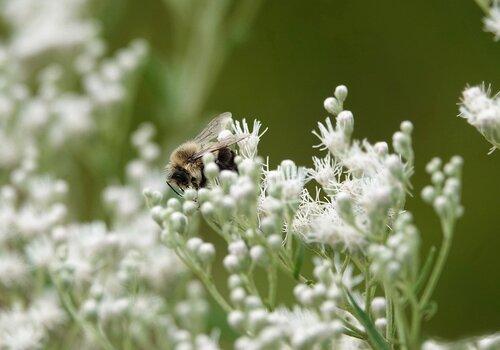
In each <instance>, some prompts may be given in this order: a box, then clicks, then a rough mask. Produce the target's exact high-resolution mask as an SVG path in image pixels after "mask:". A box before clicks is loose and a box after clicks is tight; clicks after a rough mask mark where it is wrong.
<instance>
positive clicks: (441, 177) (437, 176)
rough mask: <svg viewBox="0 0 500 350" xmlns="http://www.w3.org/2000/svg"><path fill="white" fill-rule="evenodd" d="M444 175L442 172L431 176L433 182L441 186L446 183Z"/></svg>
mask: <svg viewBox="0 0 500 350" xmlns="http://www.w3.org/2000/svg"><path fill="white" fill-rule="evenodd" d="M444 179H445V177H444V174H443V173H442V172H440V171H436V172H434V173H433V174H432V176H431V182H432V183H433V184H435V185H440V184H442V183H443V182H444Z"/></svg>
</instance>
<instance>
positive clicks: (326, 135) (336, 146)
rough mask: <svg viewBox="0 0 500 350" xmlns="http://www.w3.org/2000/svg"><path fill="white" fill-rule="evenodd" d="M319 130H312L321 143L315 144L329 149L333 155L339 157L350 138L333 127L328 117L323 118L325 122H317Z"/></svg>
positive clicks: (322, 148) (323, 148) (347, 145)
mask: <svg viewBox="0 0 500 350" xmlns="http://www.w3.org/2000/svg"><path fill="white" fill-rule="evenodd" d="M318 128H319V132H318V131H316V130H314V131H313V134H314V135H315V136H317V137H318V138H319V139H320V141H321V144H319V145H317V146H315V147H318V148H320V149H321V150H329V151H330V152H331V154H333V155H334V156H335V157H340V156H341V155H342V154H343V153H344V152H345V151H346V149H347V148H348V147H349V143H350V139H349V138H348V137H346V135H345V134H344V133H343V132H342V131H340V130H338V129H336V128H334V127H333V124H332V121H331V120H330V117H327V118H326V119H325V124H323V123H320V122H318Z"/></svg>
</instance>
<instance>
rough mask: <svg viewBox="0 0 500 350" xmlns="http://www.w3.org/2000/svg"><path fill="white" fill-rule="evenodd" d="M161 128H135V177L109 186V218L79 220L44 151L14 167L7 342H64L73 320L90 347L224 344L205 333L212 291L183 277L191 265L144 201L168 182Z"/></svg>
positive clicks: (4, 203)
mask: <svg viewBox="0 0 500 350" xmlns="http://www.w3.org/2000/svg"><path fill="white" fill-rule="evenodd" d="M154 133H155V130H154V128H153V127H152V126H151V125H149V124H145V125H143V126H141V127H140V128H139V130H138V131H137V132H135V133H134V134H133V137H132V139H133V144H134V146H135V147H136V149H137V151H138V154H139V158H138V159H135V160H132V161H131V162H130V163H129V164H128V166H127V178H126V183H125V185H121V186H118V185H113V186H110V187H108V188H107V189H106V190H105V191H104V196H103V197H104V201H105V202H106V204H107V206H108V208H109V210H110V214H111V217H110V222H109V224H106V223H105V222H101V221H95V222H91V223H78V222H71V221H69V220H68V219H67V215H66V213H67V207H66V206H65V204H63V203H64V197H65V195H66V194H67V191H68V186H67V185H66V183H65V182H64V181H61V180H53V179H51V178H50V177H47V176H41V175H38V170H37V155H36V153H34V154H32V155H31V157H29V158H25V159H24V160H23V161H22V162H21V165H20V166H19V168H17V169H14V170H13V171H12V172H11V173H10V181H9V183H8V184H6V185H3V186H2V187H1V188H0V193H1V198H2V200H1V201H0V224H1V225H0V226H1V229H0V270H1V271H0V273H1V276H0V295H2V298H4V297H5V298H6V299H2V300H3V303H2V308H1V309H0V347H1V348H8V349H37V348H40V347H42V346H49V345H57V343H58V341H59V340H61V339H63V338H62V336H61V334H62V332H63V331H64V328H67V327H70V326H71V325H73V326H74V327H76V329H77V330H78V329H79V331H80V332H83V337H80V339H79V340H78V341H77V343H75V344H79V346H82V347H96V346H97V347H102V348H106V349H113V348H115V347H116V346H117V344H118V346H119V347H127V346H128V347H131V346H132V347H144V348H152V347H155V346H165V345H166V344H171V345H172V346H175V347H176V348H179V349H190V348H194V349H207V348H211V349H216V348H218V346H217V339H216V337H209V336H206V335H204V334H203V331H204V326H205V324H204V321H203V320H204V319H205V315H206V314H207V312H208V305H207V303H206V301H205V299H204V297H203V290H202V289H200V288H201V287H200V286H199V285H198V284H197V283H191V284H189V285H186V283H185V282H183V281H185V280H186V277H187V275H186V271H185V269H184V268H183V266H182V265H180V262H179V260H178V258H177V257H176V256H175V254H173V252H172V251H171V250H170V249H168V248H167V247H165V246H164V245H161V244H159V240H160V230H159V228H158V226H157V225H156V224H155V223H154V221H153V220H151V219H150V218H149V215H148V213H147V211H145V210H144V206H143V204H142V201H141V197H142V193H141V192H142V187H143V186H146V185H147V186H152V188H155V189H157V190H160V191H161V190H164V188H165V185H164V184H163V183H162V178H163V175H162V174H161V173H160V172H158V171H157V170H155V169H157V166H156V163H155V161H156V160H157V158H158V156H159V151H158V146H157V145H156V144H155V143H154V142H153V141H152V138H153V136H154ZM147 194H148V193H147ZM148 196H149V195H148ZM160 199H161V197H160V198H158V197H154V196H152V200H153V201H157V200H160ZM184 290H185V291H187V296H186V299H185V300H184V301H183V300H182V297H181V299H179V297H178V295H181V296H182V295H184V292H183V291H184ZM77 334H78V333H76V334H72V335H70V336H73V337H74V336H76V335H77ZM152 334H153V336H152ZM71 341H75V339H74V338H71Z"/></svg>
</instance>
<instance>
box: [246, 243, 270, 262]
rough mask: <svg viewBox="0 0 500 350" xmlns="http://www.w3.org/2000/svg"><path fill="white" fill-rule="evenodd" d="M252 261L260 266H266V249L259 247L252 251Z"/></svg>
mask: <svg viewBox="0 0 500 350" xmlns="http://www.w3.org/2000/svg"><path fill="white" fill-rule="evenodd" d="M250 256H251V258H252V261H253V262H255V263H256V264H259V265H265V264H266V263H267V262H268V259H267V254H266V249H265V248H264V247H263V246H260V245H257V246H254V247H252V249H250Z"/></svg>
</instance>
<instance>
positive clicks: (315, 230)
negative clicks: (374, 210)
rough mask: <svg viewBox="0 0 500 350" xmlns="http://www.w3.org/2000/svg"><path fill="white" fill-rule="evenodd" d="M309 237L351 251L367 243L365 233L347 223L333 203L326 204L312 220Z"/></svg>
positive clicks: (314, 240)
mask: <svg viewBox="0 0 500 350" xmlns="http://www.w3.org/2000/svg"><path fill="white" fill-rule="evenodd" d="M307 239H308V240H309V241H311V242H317V243H323V244H326V245H329V246H331V247H340V248H341V249H347V250H349V251H356V250H359V249H360V248H362V247H363V246H364V245H365V244H366V241H365V238H364V237H363V235H362V234H361V233H360V232H359V231H357V230H356V229H355V228H354V227H352V226H351V225H349V224H346V223H345V222H344V221H343V220H342V219H341V218H340V217H339V215H338V213H337V211H336V210H335V208H334V206H333V205H327V206H325V210H324V211H323V212H322V213H321V214H320V215H317V216H316V217H315V218H313V219H312V220H311V226H310V232H309V235H308V236H307Z"/></svg>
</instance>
